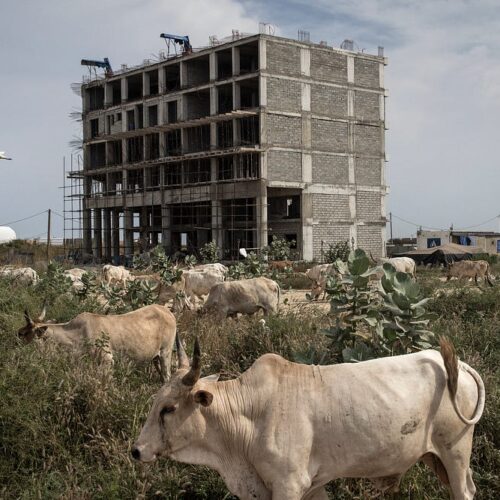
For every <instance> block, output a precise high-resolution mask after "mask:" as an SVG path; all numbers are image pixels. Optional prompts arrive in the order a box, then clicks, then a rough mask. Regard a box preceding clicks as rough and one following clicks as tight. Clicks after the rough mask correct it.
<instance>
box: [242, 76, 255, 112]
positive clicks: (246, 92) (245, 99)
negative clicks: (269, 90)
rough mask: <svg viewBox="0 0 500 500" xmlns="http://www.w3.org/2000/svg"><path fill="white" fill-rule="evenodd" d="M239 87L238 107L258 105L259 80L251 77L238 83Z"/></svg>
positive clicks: (246, 107) (245, 107)
mask: <svg viewBox="0 0 500 500" xmlns="http://www.w3.org/2000/svg"><path fill="white" fill-rule="evenodd" d="M238 85H239V87H240V109H248V108H256V107H258V106H259V80H258V79H257V78H251V79H249V80H243V81H241V82H239V83H238Z"/></svg>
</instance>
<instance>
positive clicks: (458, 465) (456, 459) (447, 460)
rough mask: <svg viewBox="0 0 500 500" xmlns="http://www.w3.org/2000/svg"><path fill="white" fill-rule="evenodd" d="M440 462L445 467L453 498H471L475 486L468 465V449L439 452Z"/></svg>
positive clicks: (470, 499) (463, 499) (457, 499)
mask: <svg viewBox="0 0 500 500" xmlns="http://www.w3.org/2000/svg"><path fill="white" fill-rule="evenodd" d="M440 458H441V462H442V464H443V465H444V467H445V469H446V473H447V476H448V480H449V482H450V485H449V487H450V490H451V493H452V498H453V500H472V499H473V498H474V494H475V493H476V486H475V484H474V481H473V480H472V471H471V469H470V467H469V465H468V464H469V460H470V449H469V450H468V452H467V451H466V450H456V449H452V450H446V452H445V453H442V454H441V457H440Z"/></svg>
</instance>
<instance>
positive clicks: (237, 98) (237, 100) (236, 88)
mask: <svg viewBox="0 0 500 500" xmlns="http://www.w3.org/2000/svg"><path fill="white" fill-rule="evenodd" d="M240 108H241V89H240V85H239V83H238V82H233V109H235V110H236V109H240Z"/></svg>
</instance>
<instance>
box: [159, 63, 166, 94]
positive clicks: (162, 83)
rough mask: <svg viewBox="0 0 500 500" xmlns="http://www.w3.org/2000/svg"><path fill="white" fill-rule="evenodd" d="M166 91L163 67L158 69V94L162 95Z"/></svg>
mask: <svg viewBox="0 0 500 500" xmlns="http://www.w3.org/2000/svg"><path fill="white" fill-rule="evenodd" d="M166 91H167V84H166V82H165V67H160V68H158V92H159V93H160V94H164V93H165V92H166Z"/></svg>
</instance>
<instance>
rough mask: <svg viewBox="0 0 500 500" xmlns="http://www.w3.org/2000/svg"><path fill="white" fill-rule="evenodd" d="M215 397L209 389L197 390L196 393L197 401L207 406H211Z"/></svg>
mask: <svg viewBox="0 0 500 500" xmlns="http://www.w3.org/2000/svg"><path fill="white" fill-rule="evenodd" d="M213 399H214V396H213V394H212V393H211V392H208V391H196V392H195V393H194V400H195V402H196V403H199V404H200V405H202V406H205V407H207V406H210V405H211V404H212V401H213Z"/></svg>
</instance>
